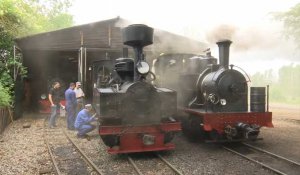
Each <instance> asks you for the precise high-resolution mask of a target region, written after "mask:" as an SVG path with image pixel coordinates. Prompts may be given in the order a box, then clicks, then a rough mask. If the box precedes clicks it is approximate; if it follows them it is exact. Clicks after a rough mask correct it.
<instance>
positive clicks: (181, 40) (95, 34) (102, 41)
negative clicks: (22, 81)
mask: <svg viewBox="0 0 300 175" xmlns="http://www.w3.org/2000/svg"><path fill="white" fill-rule="evenodd" d="M129 24H130V22H129V21H128V20H125V19H121V18H119V17H117V18H113V19H109V20H104V21H99V22H94V23H89V24H84V25H79V26H74V27H69V28H65V29H60V30H56V31H51V32H45V33H40V34H35V35H31V36H26V37H22V38H17V39H15V42H16V43H17V45H18V46H19V47H20V48H21V49H22V50H57V51H65V50H78V49H79V48H80V47H81V46H83V47H87V48H102V49H107V50H121V49H122V48H123V47H126V46H124V45H123V42H122V36H121V28H122V27H125V26H127V25H129ZM205 47H206V45H205V44H204V43H201V42H199V41H196V40H192V39H189V38H186V37H183V36H180V35H176V34H172V33H170V32H166V31H162V30H159V29H155V30H154V44H153V45H151V46H148V47H147V48H146V49H147V50H151V51H154V52H169V53H170V52H186V53H187V52H188V53H200V52H201V51H202V50H203V49H205Z"/></svg>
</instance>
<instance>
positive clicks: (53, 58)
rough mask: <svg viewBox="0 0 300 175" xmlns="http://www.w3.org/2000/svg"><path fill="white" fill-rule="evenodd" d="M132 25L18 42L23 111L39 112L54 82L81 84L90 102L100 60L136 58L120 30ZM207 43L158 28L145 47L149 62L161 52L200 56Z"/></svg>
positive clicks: (108, 24)
mask: <svg viewBox="0 0 300 175" xmlns="http://www.w3.org/2000/svg"><path fill="white" fill-rule="evenodd" d="M129 24H131V23H130V22H129V21H128V20H125V19H122V18H119V17H117V18H113V19H108V20H104V21H99V22H94V23H89V24H84V25H79V26H74V27H70V28H65V29H60V30H56V31H51V32H46V33H40V34H35V35H31V36H26V37H22V38H17V39H15V43H16V47H15V48H16V49H15V50H16V51H18V52H20V53H21V55H22V60H23V64H24V66H25V67H27V70H28V77H27V78H26V79H25V81H24V83H23V87H24V88H23V89H24V90H22V92H23V97H24V98H23V100H22V101H23V102H22V105H21V106H22V108H25V109H37V107H38V102H39V100H40V98H41V95H42V94H45V95H47V93H48V90H49V87H50V86H51V84H52V83H53V81H60V82H61V84H62V90H65V89H66V88H67V87H68V84H69V83H70V82H76V81H81V82H82V84H83V90H84V92H85V93H86V97H87V99H89V100H91V97H92V92H93V86H94V83H95V81H96V80H95V76H97V75H95V73H93V72H97V70H95V69H99V66H98V67H97V61H99V60H108V62H109V64H110V66H112V63H111V62H113V60H115V59H117V58H120V57H123V56H130V57H132V56H133V52H132V50H131V49H130V48H128V47H127V46H125V45H123V43H122V35H121V28H122V27H125V26H127V25H129ZM205 48H206V45H205V44H204V43H201V42H199V41H196V40H192V39H189V38H186V37H183V36H179V35H176V34H172V33H170V32H167V31H162V30H159V29H155V30H154V43H153V45H151V46H147V47H146V48H145V51H146V57H147V60H148V61H149V63H151V60H153V59H154V58H156V57H157V56H158V55H159V54H161V53H178V52H180V53H196V54H199V53H201V52H202V51H203V50H204V49H205Z"/></svg>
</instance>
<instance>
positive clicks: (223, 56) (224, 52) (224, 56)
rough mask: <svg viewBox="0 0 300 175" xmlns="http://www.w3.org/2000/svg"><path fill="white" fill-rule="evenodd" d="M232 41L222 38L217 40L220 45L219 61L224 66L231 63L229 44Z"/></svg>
mask: <svg viewBox="0 0 300 175" xmlns="http://www.w3.org/2000/svg"><path fill="white" fill-rule="evenodd" d="M231 43H232V42H231V41H230V40H221V41H218V42H217V45H218V47H219V62H220V65H221V66H223V67H224V68H228V65H229V46H230V44H231Z"/></svg>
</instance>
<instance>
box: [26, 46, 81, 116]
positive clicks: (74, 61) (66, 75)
mask: <svg viewBox="0 0 300 175" xmlns="http://www.w3.org/2000/svg"><path fill="white" fill-rule="evenodd" d="M23 55H24V57H25V59H24V66H26V67H27V70H28V76H27V78H26V79H25V86H24V87H25V89H24V96H25V99H24V103H25V104H24V108H25V111H38V110H43V109H40V108H41V106H40V105H41V104H40V101H41V97H42V96H44V97H46V99H44V100H48V92H49V90H50V88H51V86H52V84H53V83H54V82H56V81H58V82H60V84H61V98H62V99H64V92H65V90H66V89H67V88H68V87H69V83H70V82H76V81H77V78H78V51H42V50H38V51H25V52H23ZM45 112H46V111H45Z"/></svg>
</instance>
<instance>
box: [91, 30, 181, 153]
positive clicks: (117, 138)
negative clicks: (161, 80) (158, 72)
mask: <svg viewBox="0 0 300 175" xmlns="http://www.w3.org/2000/svg"><path fill="white" fill-rule="evenodd" d="M122 35H123V42H124V44H125V45H128V46H131V47H133V50H134V54H135V58H134V59H133V58H119V59H116V60H115V63H114V71H113V73H112V74H113V76H112V77H111V78H110V80H109V82H108V84H107V86H106V87H105V86H101V87H100V88H95V89H94V95H93V106H94V108H95V109H96V111H97V113H98V114H99V115H100V119H101V121H100V126H99V134H100V136H101V138H102V140H103V142H104V143H105V144H106V145H107V146H108V147H109V148H108V152H109V153H111V154H118V153H131V152H146V151H160V150H170V149H174V148H175V145H174V144H172V143H171V141H172V139H173V137H174V135H175V133H176V132H179V131H181V125H180V123H179V122H178V121H176V120H175V119H174V118H173V116H174V115H175V114H176V112H177V105H176V104H177V94H176V92H175V91H173V90H170V89H167V88H156V87H155V86H153V85H152V84H151V83H149V82H147V76H150V74H152V75H153V73H152V72H151V71H150V66H149V64H148V63H147V62H146V58H145V56H144V54H143V47H145V46H147V45H150V44H152V43H153V28H150V27H148V26H146V25H141V24H135V25H130V26H128V27H125V28H124V29H122ZM99 82H102V81H99Z"/></svg>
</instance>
